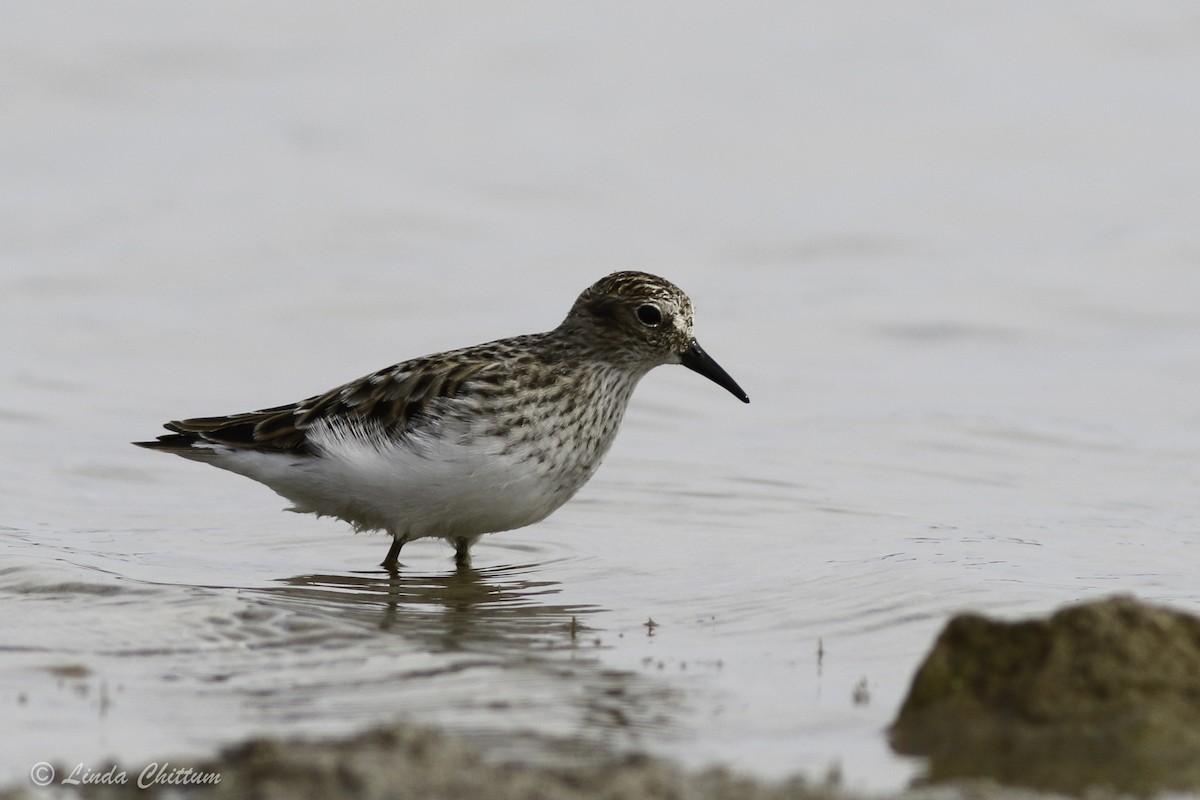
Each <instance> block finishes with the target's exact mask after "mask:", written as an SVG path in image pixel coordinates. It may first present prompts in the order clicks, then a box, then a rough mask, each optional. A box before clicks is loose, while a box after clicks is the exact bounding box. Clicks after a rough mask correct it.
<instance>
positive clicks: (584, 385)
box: [135, 272, 749, 569]
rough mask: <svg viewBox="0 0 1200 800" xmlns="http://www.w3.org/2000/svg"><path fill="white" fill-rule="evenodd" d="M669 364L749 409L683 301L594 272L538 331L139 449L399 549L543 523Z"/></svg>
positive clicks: (653, 282) (655, 287) (465, 545)
mask: <svg viewBox="0 0 1200 800" xmlns="http://www.w3.org/2000/svg"><path fill="white" fill-rule="evenodd" d="M671 363H675V364H684V365H685V366H687V367H689V368H691V369H693V370H695V371H697V372H699V373H700V374H702V375H705V376H706V377H708V378H710V379H712V380H713V381H715V382H716V383H718V384H719V385H721V386H723V387H725V388H726V389H728V390H729V391H730V392H732V393H733V394H734V395H735V396H737V397H738V398H739V399H741V400H743V401H744V402H749V399H748V398H747V397H746V395H745V393H744V392H743V391H742V390H741V388H740V387H739V386H738V385H737V383H735V382H734V380H733V379H732V378H730V377H729V375H728V374H726V373H725V371H724V370H722V369H721V368H720V367H719V366H718V365H717V364H716V362H714V361H713V360H712V359H711V358H709V357H708V356H707V355H706V354H705V353H704V351H703V350H701V349H700V346H699V345H698V344H697V343H696V340H695V338H694V336H693V334H692V304H691V301H690V300H689V299H688V297H687V296H686V295H685V294H684V293H683V292H682V291H680V290H679V289H678V288H676V287H675V286H674V285H672V284H671V283H669V282H667V281H665V280H663V279H662V278H658V277H656V276H653V275H649V274H647V273H642V272H618V273H614V274H612V275H609V276H607V277H606V278H603V279H602V280H600V281H598V282H597V283H596V284H594V285H593V286H591V287H590V288H589V289H587V290H586V291H585V292H584V293H583V294H581V295H580V297H579V299H578V300H576V302H575V304H574V306H573V307H572V308H571V311H570V313H569V314H568V315H567V317H566V319H565V320H564V321H563V322H562V324H561V325H559V326H558V327H557V328H555V329H554V330H552V331H547V332H545V333H535V334H528V335H525V336H515V337H512V338H508V339H500V340H498V341H495V342H489V343H487V344H481V345H476V346H474V347H466V348H463V349H460V350H451V351H449V352H445V353H438V354H435V355H430V356H425V357H423V358H416V359H412V360H410V361H404V362H401V363H399V364H396V365H394V366H391V367H387V368H385V369H382V370H379V371H378V372H373V373H371V374H370V375H367V376H365V377H363V378H360V379H358V380H355V381H351V382H350V383H347V384H345V385H343V386H339V387H337V388H334V389H331V390H330V391H328V392H325V393H324V394H321V395H316V396H313V397H310V398H308V399H306V400H301V401H299V402H297V403H292V404H290V405H285V406H276V407H274V408H267V409H262V410H260V411H251V412H248V413H243V414H233V415H230V416H224V417H199V418H194V419H185V420H178V421H175V422H170V423H167V424H166V426H165V427H166V428H167V429H168V430H170V431H172V432H171V433H169V434H165V435H162V436H160V437H158V439H157V440H156V441H152V442H136V443H135V444H138V445H139V446H142V447H147V448H150V449H155V450H162V451H165V452H170V453H175V454H177V455H180V456H183V457H184V458H189V459H192V460H195V461H203V462H205V463H209V464H212V465H213V466H216V467H220V468H222V469H226V470H229V471H231V472H236V473H239V474H241V475H245V476H247V477H250V478H253V479H254V480H256V481H259V482H261V483H264V484H266V485H267V486H269V487H270V488H272V489H274V490H275V491H276V492H277V493H279V494H280V495H282V496H283V497H285V498H287V499H288V500H290V501H291V502H292V503H293V509H294V510H296V511H303V512H310V513H314V514H318V515H321V516H334V517H338V518H340V519H343V520H345V521H347V522H349V523H350V524H352V525H353V526H354V527H355V528H356V529H359V530H385V531H387V532H388V533H390V534H391V535H392V537H393V543H392V546H391V549H390V550H389V551H388V556H387V558H386V559H385V560H384V566H385V567H388V568H389V569H394V568H395V566H396V558H397V555H398V553H399V550H400V547H401V546H403V544H404V543H405V542H408V541H411V540H413V539H420V538H425V537H430V536H433V537H440V538H444V539H448V540H450V541H453V542H454V543H455V545H456V550H457V557H458V560H459V562H460V563H465V562H466V560H467V555H468V549H469V548H470V546H471V544H472V543H473V542H474V541H475V540H476V539H478V538H479V536H480V535H482V534H484V533H493V532H496V531H503V530H511V529H513V528H519V527H522V526H524V525H529V524H531V523H533V522H537V521H539V520H541V519H543V518H545V517H546V516H547V515H548V514H550V513H551V512H552V511H554V510H555V509H556V508H558V507H559V506H561V505H562V504H563V503H565V502H566V501H567V500H568V499H570V497H571V496H572V495H573V494H575V492H576V491H577V490H578V489H579V488H580V487H581V486H582V485H583V484H584V483H586V482H587V480H588V479H589V478H590V477H591V476H592V475H593V474H594V473H595V471H596V468H597V467H599V465H600V461H601V460H602V459H603V457H604V455H605V453H606V452H607V451H608V448H609V446H610V445H611V444H612V441H613V438H614V437H615V436H616V433H617V429H618V427H619V426H620V423H621V419H622V417H623V416H624V413H625V408H626V406H627V405H628V401H629V396H630V394H631V393H632V391H633V388H634V387H635V386H636V385H637V382H638V381H639V380H640V379H641V378H642V376H643V375H645V374H646V373H647V372H648V371H650V370H651V369H653V368H654V367H656V366H659V365H661V364H671Z"/></svg>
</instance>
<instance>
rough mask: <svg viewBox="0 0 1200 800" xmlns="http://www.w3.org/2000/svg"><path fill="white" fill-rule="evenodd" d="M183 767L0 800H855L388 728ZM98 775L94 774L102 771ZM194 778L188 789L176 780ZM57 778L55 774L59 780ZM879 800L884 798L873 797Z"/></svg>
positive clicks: (999, 797)
mask: <svg viewBox="0 0 1200 800" xmlns="http://www.w3.org/2000/svg"><path fill="white" fill-rule="evenodd" d="M176 763H177V764H179V765H183V764H185V763H186V764H188V767H186V768H183V769H182V770H180V771H179V772H175V773H174V774H175V776H176V778H177V779H178V780H177V781H176V784H177V785H171V784H169V783H166V782H163V783H155V782H153V776H151V780H150V781H148V783H150V785H149V786H148V788H141V787H140V786H139V785H138V782H139V777H141V776H140V775H139V770H141V769H143V768H144V767H142V766H139V767H137V768H133V767H130V766H128V765H124V766H122V765H118V766H117V767H116V770H117V773H119V771H120V770H121V769H125V770H126V781H125V782H124V783H123V784H118V785H111V784H110V785H104V786H84V787H80V788H79V789H74V788H71V787H63V786H62V785H61V784H60V783H57V782H56V783H55V784H54V785H52V786H51V787H50V788H49V789H37V788H35V787H22V788H14V787H10V788H9V789H8V790H7V791H0V800H17V798H21V800H35V799H36V800H42V799H43V798H46V797H86V798H101V799H106V800H134V798H137V799H138V800H150V799H151V798H168V797H170V798H177V797H184V798H204V799H205V800H209V798H211V799H212V800H223V799H224V798H229V800H235V799H236V800H246V799H247V798H256V799H257V798H262V799H263V800H275V799H276V798H278V800H327V799H328V798H333V797H336V798H347V799H350V800H399V799H401V798H404V799H407V798H420V800H480V798H488V799H489V800H529V798H538V800H593V799H596V798H603V800H682V798H687V800H834V799H835V798H851V797H853V795H850V794H847V793H845V792H843V791H841V790H840V788H839V787H838V786H837V785H836V783H815V782H812V781H807V780H804V779H801V778H794V779H791V780H788V781H784V782H781V783H766V782H762V781H757V780H754V779H752V778H747V777H745V776H740V775H736V774H734V773H732V772H729V771H727V770H723V769H707V770H696V771H689V770H685V769H683V768H681V767H679V766H678V765H675V764H673V763H671V762H669V761H665V760H662V759H658V758H653V757H649V756H629V757H625V758H621V759H617V760H612V761H606V762H603V763H596V764H594V765H588V766H574V767H561V768H559V767H543V766H529V765H506V764H493V763H490V762H488V760H487V759H486V758H485V757H484V755H483V751H482V750H480V749H479V748H477V747H475V746H473V745H471V744H468V743H465V742H463V741H461V740H459V739H456V738H454V737H451V736H448V735H445V734H442V733H438V732H435V731H431V730H429V729H426V728H419V727H410V726H403V725H401V726H394V727H389V728H385V729H380V730H376V731H371V732H369V733H365V734H362V735H359V736H355V737H352V738H350V739H346V740H339V741H330V742H306V741H297V740H278V739H272V740H254V741H251V742H247V743H245V744H242V745H238V746H236V747H232V748H229V749H227V750H225V751H223V752H222V753H221V754H220V755H218V756H217V757H216V758H212V759H208V760H204V761H196V760H186V759H179V760H178V761H177V762H171V764H170V767H169V768H168V771H167V773H163V774H172V771H174V770H176V766H175V764H176ZM98 771H99V770H98ZM184 772H186V775H187V776H190V778H192V779H195V780H211V779H212V776H214V775H217V776H219V780H218V781H217V782H215V783H207V784H195V783H191V784H189V783H188V778H185V777H184V776H183V774H182V773H184ZM60 774H61V773H60ZM896 797H897V798H905V800H931V799H936V800H952V798H959V797H963V798H966V797H970V798H972V800H1028V799H1029V798H1033V797H1036V795H1034V794H1032V793H1029V792H1023V791H1018V790H1012V789H1007V788H1003V787H999V786H996V785H995V784H992V783H987V782H975V783H969V784H963V785H962V786H960V787H956V788H944V787H943V788H941V789H938V790H936V791H915V792H906V793H902V794H900V795H896ZM873 800H880V798H873Z"/></svg>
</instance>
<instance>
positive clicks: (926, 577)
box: [0, 3, 1200, 789]
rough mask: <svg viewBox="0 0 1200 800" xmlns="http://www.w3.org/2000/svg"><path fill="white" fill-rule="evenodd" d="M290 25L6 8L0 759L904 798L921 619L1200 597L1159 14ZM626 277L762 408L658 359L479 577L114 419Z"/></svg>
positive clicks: (1060, 11) (1190, 310)
mask: <svg viewBox="0 0 1200 800" xmlns="http://www.w3.org/2000/svg"><path fill="white" fill-rule="evenodd" d="M120 9H123V11H121V10H120ZM294 9H295V5H294V4H288V5H287V6H282V5H281V6H278V7H274V8H273V7H271V6H269V5H267V6H257V7H256V8H255V10H247V9H245V8H242V7H241V6H234V5H229V6H228V7H222V6H221V5H220V4H210V5H207V6H205V7H203V8H199V7H197V8H192V9H188V10H186V11H184V10H181V9H173V10H172V11H171V12H170V13H169V14H168V13H164V12H163V11H161V10H156V8H153V7H145V6H141V5H138V4H132V3H131V4H117V5H115V6H114V5H112V4H108V5H107V6H106V8H105V10H104V11H103V12H100V11H99V10H97V9H94V8H92V7H90V6H87V5H84V4H78V5H74V4H59V5H55V4H29V5H27V6H24V7H22V8H21V9H19V10H13V12H12V15H11V19H10V21H9V24H7V25H6V26H5V29H4V30H3V31H2V32H0V37H2V38H3V40H4V44H5V47H3V48H0V66H3V69H2V70H0V74H3V75H6V76H7V77H6V78H5V79H4V83H3V92H4V96H5V98H6V105H7V106H8V107H9V108H10V110H11V113H10V114H9V115H8V117H9V121H8V122H7V123H6V125H5V126H4V127H3V129H2V130H0V142H3V144H4V146H3V147H0V166H2V167H3V172H4V174H5V178H4V180H3V181H0V204H2V207H3V208H4V213H3V214H2V215H0V234H2V235H0V332H2V333H3V336H2V337H0V355H2V360H0V387H2V391H0V453H3V456H4V457H3V459H2V460H0V552H2V553H3V555H4V558H3V562H2V565H0V596H2V597H3V600H2V601H0V602H2V603H3V609H4V611H5V616H6V619H8V620H9V622H8V624H7V625H5V626H4V628H3V633H2V634H0V714H2V716H3V718H4V719H5V720H7V721H8V722H9V724H8V725H6V726H5V733H3V734H0V736H2V737H3V739H2V741H0V745H2V746H0V782H3V783H10V782H18V783H20V782H23V781H25V780H26V778H25V776H26V775H27V774H28V772H29V769H30V767H31V766H32V765H33V764H34V763H35V762H38V761H43V760H46V761H56V762H59V763H71V764H73V763H84V764H96V765H99V763H100V762H101V761H102V759H104V758H105V757H108V756H117V757H119V758H121V759H122V760H123V761H125V762H127V763H137V762H140V761H146V760H150V759H155V758H162V757H171V758H173V759H175V760H176V761H178V757H179V756H183V757H186V756H188V755H189V754H200V753H207V752H209V751H211V750H212V749H213V748H215V747H217V746H219V745H221V744H225V743H230V742H234V741H237V740H240V739H241V738H243V737H245V736H249V735H253V734H283V735H296V734H305V735H325V734H338V733H348V732H351V731H357V730H360V729H363V728H365V727H367V726H370V725H372V724H375V723H381V722H386V721H391V720H395V719H407V720H412V721H416V722H426V723H433V724H436V725H440V726H444V727H447V728H450V729H452V730H455V731H459V732H462V733H464V734H466V735H470V736H472V737H477V738H480V739H482V740H484V741H486V742H488V743H489V746H491V747H493V748H494V749H495V752H496V754H497V757H516V758H523V759H560V758H575V757H581V756H586V755H587V754H588V753H589V752H594V751H596V749H597V748H599V749H600V750H601V751H605V752H607V751H609V750H628V749H646V750H649V751H651V752H655V753H660V754H665V755H670V756H675V757H679V758H681V759H683V760H684V761H686V762H688V763H692V764H706V763H711V762H716V761H719V762H723V763H728V764H732V765H734V766H736V767H739V768H741V769H744V770H747V771H750V772H753V773H756V774H759V775H762V776H768V777H776V776H782V775H785V774H788V773H791V772H795V771H802V772H805V773H807V774H809V775H812V776H816V777H820V776H822V775H824V774H826V772H828V771H829V770H830V769H831V768H834V767H836V768H838V769H840V772H841V774H842V775H843V777H844V780H845V782H846V783H847V784H848V785H850V786H852V787H856V788H867V789H892V788H898V787H900V786H903V785H905V784H906V783H907V782H908V781H909V780H910V779H912V777H913V776H914V775H916V774H917V772H918V771H919V767H920V765H919V763H917V762H915V761H912V760H909V759H900V758H898V757H896V756H893V755H891V754H890V752H889V750H888V748H887V745H886V740H885V737H884V734H883V730H884V728H885V727H886V725H887V724H888V723H889V721H890V720H891V718H892V717H893V715H894V713H895V711H896V709H897V707H898V705H899V703H900V701H901V699H902V697H903V694H904V691H905V690H906V688H907V683H908V681H909V679H910V677H911V675H912V673H913V671H914V670H915V669H916V667H917V665H918V663H919V661H920V659H921V657H922V656H923V654H924V653H925V651H926V650H927V648H928V647H929V645H930V643H931V641H932V638H933V636H934V635H935V634H936V632H937V631H938V629H939V628H940V627H941V625H942V624H943V623H944V622H945V620H946V619H947V618H948V617H949V616H950V615H952V614H954V613H956V612H959V611H963V610H976V611H985V612H987V613H990V614H997V615H1002V616H1018V615H1024V614H1033V613H1042V612H1045V611H1047V610H1049V609H1052V608H1056V607H1058V606H1060V605H1062V604H1064V603H1067V602H1070V601H1074V600H1077V599H1080V598H1083V597H1091V596H1096V595H1101V594H1108V593H1112V592H1131V593H1136V594H1138V595H1139V596H1142V597H1144V598H1147V599H1152V600H1158V601H1163V602H1167V603H1170V604H1172V605H1175V606H1177V607H1181V608H1185V609H1192V610H1200V590H1198V589H1197V588H1196V582H1195V580H1194V575H1193V572H1194V570H1193V569H1192V563H1193V558H1192V553H1193V552H1194V550H1195V547H1196V546H1197V543H1198V541H1200V524H1198V522H1200V495H1198V494H1197V492H1196V486H1197V484H1198V482H1200V404H1197V402H1196V398H1197V397H1200V360H1198V353H1200V348H1198V346H1197V345H1198V343H1200V312H1197V301H1198V300H1200V233H1198V230H1197V228H1196V227H1195V224H1194V221H1195V219H1197V218H1198V212H1200V198H1198V197H1197V192H1196V189H1195V187H1196V186H1197V185H1200V180H1198V179H1200V175H1198V174H1197V173H1198V172H1200V162H1198V161H1197V160H1196V159H1195V158H1194V141H1195V131H1196V126H1197V123H1198V122H1200V113H1198V112H1200V96H1198V94H1197V91H1196V89H1195V87H1194V83H1195V82H1194V81H1186V80H1183V79H1182V78H1181V76H1185V75H1194V74H1197V67H1200V64H1198V63H1197V62H1198V61H1200V55H1197V53H1200V49H1197V48H1196V43H1197V40H1198V39H1200V26H1198V24H1197V23H1198V21H1200V20H1198V18H1197V17H1196V16H1195V15H1194V12H1192V10H1191V9H1190V7H1189V6H1188V5H1185V4H1182V3H1158V4H1142V5H1139V6H1138V8H1137V10H1136V11H1134V10H1133V9H1132V8H1128V7H1120V6H1112V7H1107V6H1106V7H1104V8H1101V9H1099V10H1096V7H1095V6H1093V5H1090V4H1089V5H1086V6H1085V5H1083V4H1078V5H1072V4H1061V5H1057V6H1055V7H1054V8H1053V9H1047V8H1045V7H1043V6H1041V5H1036V4H1027V5H1016V6H1010V7H1007V8H1006V11H1005V15H1004V16H997V15H993V14H990V13H989V14H985V13H984V12H983V11H982V10H975V9H973V8H963V7H961V6H958V5H955V4H942V3H923V4H917V5H915V6H905V7H903V9H901V7H899V6H897V7H896V8H894V9H882V8H879V7H872V8H871V10H870V14H866V13H865V11H864V8H861V7H856V6H853V5H844V6H837V7H836V8H834V7H823V8H815V7H814V8H808V7H804V6H802V5H794V4H778V5H771V4H760V5H751V6H744V5H739V6H738V7H737V9H736V10H735V9H733V8H732V7H730V8H728V9H726V8H723V7H720V6H713V7H711V8H708V7H702V8H697V7H695V6H694V5H693V4H679V5H675V6H671V5H656V6H653V7H640V8H639V10H638V11H636V12H634V11H632V10H629V11H626V12H618V11H616V10H615V9H610V10H607V11H605V10H598V9H593V10H590V11H583V10H580V9H571V10H570V11H568V10H567V9H565V8H561V7H560V6H558V5H555V4H537V3H529V4H519V5H517V6H514V5H511V4H510V5H508V6H506V8H505V12H504V13H503V14H498V13H496V12H495V11H493V10H492V8H491V6H489V5H487V4H479V5H478V6H475V5H473V4H470V3H464V4H459V5H455V6H438V7H437V8H436V9H433V8H430V9H425V10H420V11H417V10H405V11H398V10H394V9H392V8H391V7H390V6H387V5H384V4H381V5H379V6H378V7H377V8H370V7H363V8H361V9H360V12H359V13H358V14H356V15H342V14H340V13H339V14H338V15H334V14H333V13H332V11H331V8H326V7H323V6H317V5H314V6H312V7H310V8H308V9H307V10H306V11H294ZM1085 12H1086V16H1084V14H1085ZM284 19H286V24H281V21H282V20H284ZM135 20H136V23H137V24H132V23H133V21H135ZM618 268H644V269H648V270H650V271H653V272H657V273H660V274H663V275H665V276H667V277H669V278H670V279H672V280H674V281H675V282H677V283H678V284H680V285H681V286H682V287H683V288H684V289H685V290H687V291H688V292H689V293H690V294H691V295H692V297H693V299H694V300H695V302H696V304H697V309H698V321H697V324H698V331H699V334H700V340H701V342H702V343H703V344H704V346H705V348H706V349H707V350H708V351H709V352H710V353H711V354H712V355H713V356H714V357H715V358H717V360H719V361H720V362H721V364H722V365H723V366H724V367H725V368H726V369H727V370H728V371H729V372H730V373H731V374H732V375H733V376H734V377H735V378H736V379H737V380H738V381H739V382H740V383H741V384H742V385H743V386H744V387H745V388H746V390H747V391H748V393H749V394H750V396H751V399H752V403H751V405H749V406H743V405H742V404H740V403H738V402H737V401H736V400H735V399H733V398H731V397H730V396H728V395H727V394H726V393H724V392H723V391H722V390H720V389H719V388H717V387H715V386H713V385H711V384H709V383H707V382H705V381H704V380H703V379H701V378H699V377H698V376H696V375H694V374H692V373H689V372H686V371H685V370H678V369H672V368H663V369H660V370H658V371H656V372H654V373H652V374H651V375H650V376H649V377H647V379H646V380H645V381H644V382H643V385H642V386H641V387H640V388H639V390H638V392H637V393H636V394H635V397H634V403H633V406H632V407H631V409H630V412H629V415H628V416H627V418H626V423H625V427H624V430H623V431H622V435H621V436H620V437H619V438H618V441H617V444H616V445H615V447H614V449H613V451H612V453H611V454H610V456H609V458H608V461H607V462H606V464H605V466H604V467H603V468H602V470H601V471H600V473H599V475H598V476H597V477H596V478H595V479H594V480H593V481H592V482H591V483H590V484H589V485H588V486H587V487H585V488H584V490H583V491H582V492H581V493H580V495H579V496H578V497H577V498H576V499H575V500H574V501H572V502H571V503H570V504H568V505H567V506H566V507H564V508H563V509H562V510H560V511H559V512H557V513H556V514H555V515H554V516H552V517H551V518H550V519H549V520H547V521H546V522H544V523H542V524H539V525H537V526H534V527H531V528H528V529H525V530H521V531H515V532H510V533H506V534H499V535H496V536H494V537H489V538H486V539H485V540H484V541H482V542H481V543H480V544H479V545H478V546H477V547H476V550H475V570H474V571H472V572H469V573H463V574H456V573H455V572H454V571H453V569H452V562H451V552H450V550H449V548H446V547H444V546H442V545H440V544H438V543H430V542H418V543H415V544H413V545H411V546H409V547H408V548H406V550H405V552H404V559H403V561H404V564H405V569H404V571H403V573H402V575H401V577H400V579H399V580H396V581H392V580H389V579H388V577H387V576H386V575H385V574H383V573H381V572H375V571H373V569H374V568H373V565H374V564H375V563H377V562H378V560H379V559H380V558H381V557H382V555H383V553H384V551H385V550H386V541H385V540H384V539H383V538H382V537H379V536H367V535H359V536H354V535H351V534H350V533H349V531H348V530H347V529H346V528H345V526H343V525H341V524H339V523H337V522H335V521H329V520H314V519H310V518H307V517H300V516H297V515H293V514H280V513H279V511H278V509H279V508H281V507H282V505H283V504H282V502H281V501H279V500H278V498H276V497H275V496H274V495H272V494H271V493H270V492H269V491H267V490H266V489H264V488H263V487H260V486H257V485H255V484H253V483H251V482H249V481H245V480H244V479H241V478H238V477H237V476H233V475H229V474H225V473H221V472H219V471H217V470H213V469H209V468H206V467H203V466H202V465H198V464H192V463H188V462H185V461H183V460H181V459H167V458H164V457H163V456H161V455H158V454H154V453H147V452H145V451H141V450H138V449H136V448H133V447H130V446H129V445H128V444H127V442H129V441H130V440H134V439H144V438H147V437H149V436H151V435H154V433H155V431H156V428H157V426H158V424H159V423H161V422H162V421H164V420H167V419H171V418H175V417H179V416H188V415H195V414H208V413H227V412H233V411H240V410H246V409H249V408H254V407H262V406H267V405H273V404H277V403H282V402H287V401H290V400H294V399H296V398H299V397H303V396H307V395H309V394H312V393H314V392H316V391H319V390H322V389H325V388H327V387H328V386H331V385H334V384H335V383H338V382H341V381H344V380H347V379H350V378H353V377H356V376H358V375H361V374H364V373H366V372H368V371H370V370H372V369H375V368H377V367H380V366H382V365H384V364H388V363H392V362H394V361H397V360H400V359H403V358H407V357H412V356H417V355H422V354H425V353H428V352H432V351H436V350H439V349H446V348H450V347H456V346H460V345H465V344H470V343H474V342H477V341H483V340H486V339H489V338H495V337H499V336H505V335H510V334H514V333H521V332H528V331H532V330H543V329H547V328H550V327H553V326H554V325H555V324H557V322H558V320H559V319H560V318H561V316H562V315H563V314H564V313H565V312H566V309H567V308H568V307H569V305H570V303H571V301H572V300H573V299H574V297H575V295H576V294H577V293H578V292H579V291H580V290H582V289H583V288H584V287H585V286H587V285H588V284H589V283H591V282H592V281H593V280H595V279H596V278H597V277H599V276H600V275H603V274H604V273H606V272H608V271H611V270H612V269H618ZM651 620H653V623H654V624H653V625H649V624H648V623H649V621H651Z"/></svg>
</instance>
